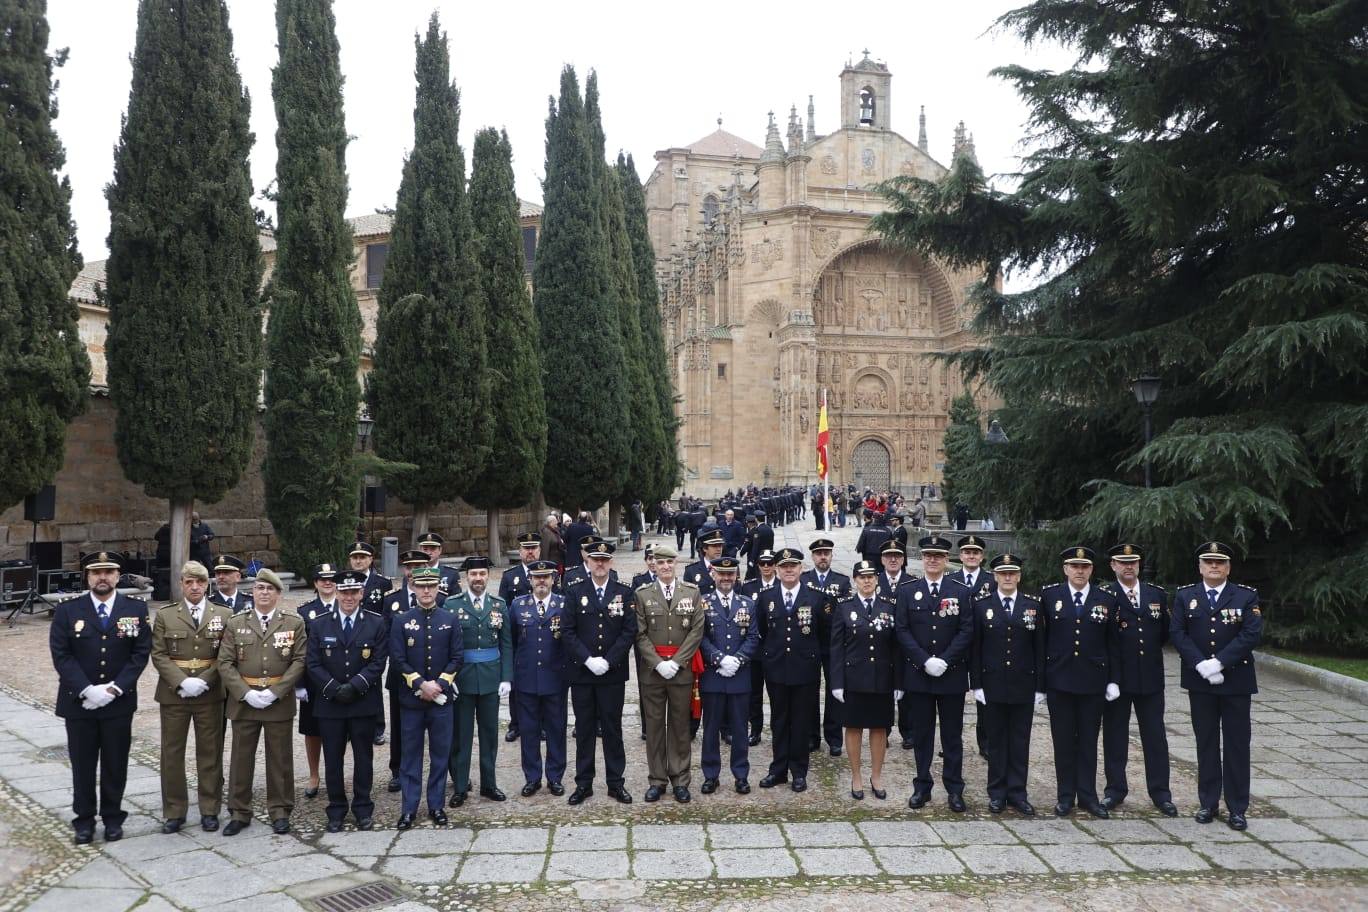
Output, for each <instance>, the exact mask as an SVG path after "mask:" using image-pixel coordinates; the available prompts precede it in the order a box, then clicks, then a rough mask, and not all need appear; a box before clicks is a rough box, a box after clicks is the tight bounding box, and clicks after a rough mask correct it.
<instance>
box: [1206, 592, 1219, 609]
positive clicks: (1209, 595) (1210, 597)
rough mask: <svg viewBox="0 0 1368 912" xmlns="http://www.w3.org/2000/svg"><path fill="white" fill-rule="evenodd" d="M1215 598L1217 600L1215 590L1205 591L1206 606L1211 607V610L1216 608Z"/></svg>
mask: <svg viewBox="0 0 1368 912" xmlns="http://www.w3.org/2000/svg"><path fill="white" fill-rule="evenodd" d="M1216 598H1217V595H1216V590H1215V589H1208V590H1207V605H1209V606H1210V607H1212V608H1215V607H1216Z"/></svg>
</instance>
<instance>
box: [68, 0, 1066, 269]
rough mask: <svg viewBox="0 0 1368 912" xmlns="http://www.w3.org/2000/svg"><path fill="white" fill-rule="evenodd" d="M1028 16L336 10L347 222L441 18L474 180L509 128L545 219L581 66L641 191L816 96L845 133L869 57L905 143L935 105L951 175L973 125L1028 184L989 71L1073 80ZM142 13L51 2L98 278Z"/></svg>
mask: <svg viewBox="0 0 1368 912" xmlns="http://www.w3.org/2000/svg"><path fill="white" fill-rule="evenodd" d="M1024 2H1025V0H1010V2H1008V0H968V2H962V3H944V2H937V3H927V2H924V0H902V2H892V0H886V2H884V3H874V4H870V3H865V4H850V3H841V2H831V0H827V2H822V3H805V2H788V3H774V4H757V5H751V4H742V3H737V2H730V3H712V2H706V0H699V2H694V3H689V4H658V3H617V2H613V3H607V2H595V3H565V2H541V0H535V2H534V0H521V2H501V3H473V2H464V3H460V2H449V0H448V2H436V0H422V2H414V0H384V2H376V0H337V3H336V12H337V28H338V37H339V40H340V41H341V45H342V70H343V73H344V74H345V76H346V86H345V90H344V91H345V93H346V116H347V129H348V131H349V132H350V133H351V134H352V136H353V137H354V138H353V140H352V143H351V145H350V146H349V148H348V150H347V170H348V175H349V178H350V186H351V195H350V199H349V202H348V204H347V214H348V215H359V214H363V213H367V212H372V211H374V210H375V209H376V208H380V207H387V206H392V205H393V204H394V199H395V195H396V193H397V191H398V188H399V178H400V174H401V171H402V167H403V159H404V155H405V153H406V152H407V150H408V149H409V147H410V146H411V144H412V142H413V120H412V117H413V87H414V80H413V39H414V33H415V32H416V31H420V30H425V29H426V24H427V19H428V16H429V15H430V14H431V13H432V11H433V9H434V8H435V9H437V11H438V12H439V14H440V16H441V21H442V25H443V27H444V28H445V29H446V30H447V31H448V33H449V38H450V47H451V57H452V76H453V78H454V79H455V80H456V83H457V85H458V87H459V88H460V90H461V142H462V145H463V146H464V148H465V150H466V155H467V169H469V155H470V149H471V145H472V137H473V136H474V134H475V131H476V130H478V129H479V128H481V127H484V126H495V127H503V128H505V129H507V130H508V134H509V138H510V139H511V141H512V144H513V156H514V162H513V164H514V169H515V172H516V175H517V184H518V194H519V196H521V197H523V198H524V199H528V200H532V201H534V202H540V201H541V198H542V193H541V177H542V174H543V173H544V169H543V161H544V155H545V146H544V143H545V119H546V111H547V97H548V95H550V94H553V93H554V92H556V90H557V88H558V85H559V78H560V71H561V67H562V66H563V65H564V64H566V63H570V64H573V65H574V66H575V68H576V70H577V71H578V72H579V74H580V79H581V84H583V80H584V77H585V76H586V75H587V73H588V71H589V70H590V69H591V68H593V69H597V71H598V74H599V89H600V94H601V96H602V102H603V116H604V129H605V131H606V133H607V138H608V143H607V148H608V150H609V153H610V154H613V153H615V152H616V151H617V150H618V149H622V150H625V151H627V152H629V153H631V154H632V155H633V156H634V157H635V158H636V162H637V170H638V172H639V173H640V174H641V177H642V179H643V180H644V179H645V178H646V177H647V175H649V173H650V171H651V169H652V167H654V154H655V152H656V151H657V150H659V149H664V148H668V147H670V146H680V145H686V144H688V143H690V142H692V141H694V140H696V139H699V138H701V137H703V136H705V135H706V134H708V133H710V132H712V131H713V130H715V129H716V128H717V118H718V117H721V118H722V119H723V127H724V129H726V130H728V131H730V132H733V133H736V134H738V135H740V136H743V137H745V138H747V139H749V140H750V141H752V142H754V143H756V144H757V145H764V141H765V124H766V114H767V112H768V111H770V110H773V111H774V112H775V115H776V117H777V118H778V120H779V121H780V129H781V132H782V131H783V129H784V125H785V124H786V123H787V118H788V110H789V106H790V105H791V104H797V105H798V110H799V114H800V116H801V115H803V114H804V113H805V112H806V107H807V100H808V95H809V94H811V95H813V96H814V98H813V100H814V102H815V104H816V109H817V118H816V120H817V123H816V128H817V132H819V133H829V132H831V131H832V130H834V129H836V128H837V126H838V125H839V124H838V120H839V117H840V97H839V87H840V82H839V78H838V77H839V74H840V71H841V69H842V67H843V66H844V65H845V63H846V61H847V60H848V59H850V60H858V59H859V58H860V56H861V51H862V50H863V49H864V48H866V47H868V48H869V51H870V55H871V56H872V57H873V58H874V59H876V60H881V61H884V62H886V63H887V65H888V67H889V69H890V70H891V71H892V74H893V84H892V116H893V120H892V125H893V129H894V130H896V131H898V132H899V133H901V134H903V135H904V136H906V137H907V138H909V139H911V140H913V141H915V140H916V136H917V112H918V106H919V105H925V106H926V116H927V123H928V134H929V138H930V151H931V155H932V157H933V158H935V159H937V160H939V161H941V162H943V163H948V162H949V158H950V148H951V142H952V137H953V130H954V125H955V123H956V122H957V121H959V120H961V119H962V120H964V121H965V123H966V125H967V127H968V128H969V130H970V131H971V132H972V133H973V134H974V139H975V142H976V145H977V149H978V156H979V161H980V162H981V163H982V164H983V166H984V168H985V169H986V170H987V171H988V172H989V173H990V174H991V173H1003V172H1010V171H1013V170H1015V168H1016V167H1017V160H1018V156H1019V155H1020V154H1021V152H1022V146H1021V143H1020V138H1021V135H1022V128H1023V122H1024V120H1025V116H1026V109H1025V107H1024V105H1022V103H1021V102H1020V101H1019V100H1018V98H1017V96H1016V94H1015V92H1014V91H1013V90H1012V88H1011V87H1010V86H1008V85H1007V84H1006V83H1004V82H1003V81H1001V80H998V79H994V78H991V77H990V76H989V75H988V71H989V70H991V69H992V68H993V67H994V66H998V65H1002V64H1006V63H1026V64H1028V65H1032V66H1040V67H1052V68H1056V69H1058V68H1062V67H1063V66H1065V65H1066V64H1067V62H1068V57H1067V56H1066V55H1065V54H1064V53H1063V52H1061V51H1060V50H1059V49H1058V48H1030V49H1028V48H1025V47H1023V46H1022V45H1021V44H1020V42H1019V41H1018V40H1017V39H1016V38H1015V36H1012V35H1008V34H1002V33H1000V32H998V31H996V30H993V31H991V32H990V31H989V29H990V26H991V24H992V22H993V20H994V19H995V18H996V17H997V16H998V15H999V14H1001V13H1002V12H1004V11H1006V10H1008V9H1011V8H1013V7H1016V6H1020V5H1022V4H1023V3H1024ZM228 6H229V10H230V15H231V24H232V29H233V39H234V49H235V52H236V54H237V58H238V65H239V68H240V70H241V73H242V78H243V82H244V83H245V84H246V86H247V88H248V91H249V92H250V93H251V96H252V129H253V131H254V132H255V134H256V145H255V146H254V147H253V150H252V179H253V185H254V187H255V188H256V189H257V190H258V191H260V189H261V188H262V187H265V186H266V185H267V184H268V183H269V182H270V181H271V180H272V179H273V178H274V176H275V113H274V110H273V107H272V103H271V69H272V67H274V66H275V64H276V60H277V52H276V33H275V14H274V7H275V4H274V3H272V2H269V0H229V3H228ZM880 7H883V8H884V10H885V11H880V9H879V8H880ZM136 9H137V3H136V0H50V2H49V18H50V21H51V25H52V39H51V40H52V45H51V46H52V48H54V49H55V48H60V47H67V48H70V51H71V57H70V60H69V62H68V63H67V65H66V66H65V67H64V68H63V69H61V70H59V71H58V74H57V78H58V79H59V81H60V89H59V91H58V101H59V103H60V109H61V110H60V116H59V117H58V119H57V121H56V126H57V130H58V132H59V133H60V134H61V137H62V141H63V143H64V145H65V146H66V153H67V172H68V174H69V175H70V177H71V183H72V188H73V192H74V199H73V203H72V206H73V210H74V212H73V214H74V216H75V218H76V223H77V227H78V232H79V237H80V245H81V252H82V254H83V255H84V256H85V258H86V260H87V261H90V260H97V259H102V258H104V257H105V256H106V252H107V249H106V244H105V242H106V238H107V236H108V233H109V210H108V207H107V205H106V202H105V198H104V187H105V185H106V184H107V183H108V182H109V180H110V177H111V175H112V172H113V150H114V146H115V144H116V142H117V141H118V134H119V122H120V118H121V116H122V115H123V112H124V110H125V109H126V108H127V106H128V89H129V82H130V73H131V65H130V62H129V59H130V57H131V55H132V53H133V43H134V38H135V32H136V25H137V21H136V19H137V17H136ZM258 205H261V206H263V207H264V208H266V207H267V204H265V203H264V202H260V201H259V202H258ZM268 211H270V209H269V208H268Z"/></svg>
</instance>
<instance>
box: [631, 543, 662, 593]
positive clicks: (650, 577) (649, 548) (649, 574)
mask: <svg viewBox="0 0 1368 912" xmlns="http://www.w3.org/2000/svg"><path fill="white" fill-rule="evenodd" d="M654 553H655V545H652V544H647V545H646V550H645V554H644V555H642V556H643V557H644V558H645V559H646V569H645V570H642V571H641V572H640V573H638V574H637V575H636V576H634V577H632V583H631V586H630V587H629V588H630V589H631V590H632V591H633V592H636V591H637V590H638V589H640V588H641V587H642V586H649V585H651V584H652V583H654V582H655V581H656V575H655V571H654V570H652V569H651V556H652V555H653V554H654Z"/></svg>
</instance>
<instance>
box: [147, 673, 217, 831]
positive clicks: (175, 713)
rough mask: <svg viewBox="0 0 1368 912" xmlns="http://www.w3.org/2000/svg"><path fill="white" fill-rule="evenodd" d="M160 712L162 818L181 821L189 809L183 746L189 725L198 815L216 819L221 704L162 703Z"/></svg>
mask: <svg viewBox="0 0 1368 912" xmlns="http://www.w3.org/2000/svg"><path fill="white" fill-rule="evenodd" d="M160 709H161V790H162V816H163V817H165V818H166V819H167V820H174V819H182V820H183V819H185V814H186V812H187V810H188V809H189V806H190V798H189V785H188V784H187V783H186V781H185V745H186V741H187V740H188V739H189V736H190V724H191V723H192V722H193V723H194V726H195V773H196V778H197V779H198V781H199V812H200V814H201V815H202V816H210V817H217V816H218V813H219V810H220V809H221V808H222V805H223V701H222V700H210V701H209V702H208V703H163V704H160Z"/></svg>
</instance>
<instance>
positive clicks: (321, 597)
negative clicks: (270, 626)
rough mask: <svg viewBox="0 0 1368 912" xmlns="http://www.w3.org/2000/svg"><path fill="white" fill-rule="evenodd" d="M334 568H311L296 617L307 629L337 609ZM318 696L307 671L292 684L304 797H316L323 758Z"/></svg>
mask: <svg viewBox="0 0 1368 912" xmlns="http://www.w3.org/2000/svg"><path fill="white" fill-rule="evenodd" d="M337 574H338V569H337V567H335V566H333V565H332V564H319V565H318V566H316V567H314V571H313V583H314V592H315V593H316V594H315V595H314V597H313V598H312V599H310V600H309V601H307V602H305V603H304V604H302V605H300V606H299V616H300V617H301V618H303V619H304V629H305V630H306V631H307V630H308V629H309V627H310V626H312V625H313V623H314V622H315V621H318V620H320V619H322V618H326V617H332V615H333V614H334V613H336V611H337ZM317 697H318V693H317V691H315V690H314V686H313V680H312V678H311V677H310V676H309V675H308V674H307V673H306V674H305V675H304V676H303V677H302V678H301V679H300V681H299V684H298V685H297V686H296V687H295V699H296V700H298V701H299V715H298V723H297V724H298V726H299V733H300V734H301V735H303V736H304V756H305V759H306V760H307V761H308V764H309V784H308V785H307V786H305V788H304V797H305V798H316V797H317V796H318V787H319V784H320V781H319V780H320V774H319V764H320V763H321V761H322V758H323V732H322V730H321V729H320V728H319V727H318V720H317V719H315V718H314V712H313V708H314V700H315V699H316V698H317Z"/></svg>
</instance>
